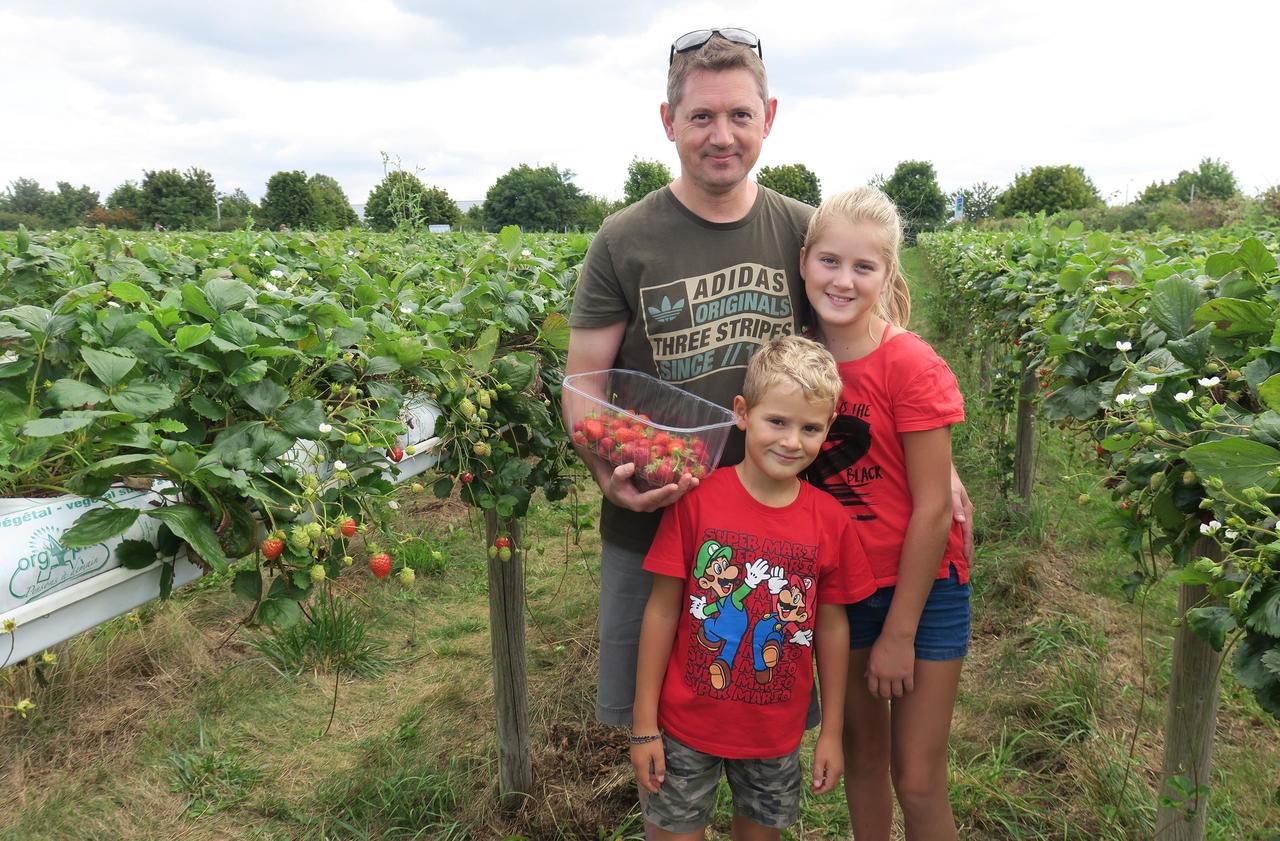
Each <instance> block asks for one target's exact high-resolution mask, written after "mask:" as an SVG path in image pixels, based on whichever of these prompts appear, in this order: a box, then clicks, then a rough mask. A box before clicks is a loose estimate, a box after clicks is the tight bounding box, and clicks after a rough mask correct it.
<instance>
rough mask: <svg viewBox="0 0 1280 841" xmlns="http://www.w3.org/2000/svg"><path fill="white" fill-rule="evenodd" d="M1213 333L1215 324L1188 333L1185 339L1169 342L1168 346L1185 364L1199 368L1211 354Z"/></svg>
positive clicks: (1174, 355) (1175, 356) (1170, 351)
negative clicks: (1210, 344) (1210, 347)
mask: <svg viewBox="0 0 1280 841" xmlns="http://www.w3.org/2000/svg"><path fill="white" fill-rule="evenodd" d="M1212 335H1213V325H1211V324H1210V325H1206V326H1204V327H1201V328H1200V329H1199V330H1197V331H1195V332H1194V333H1192V334H1190V335H1188V336H1187V337H1186V338H1185V339H1178V340H1177V341H1173V342H1169V344H1168V345H1166V347H1168V349H1169V353H1171V354H1173V357H1174V359H1177V360H1178V361H1179V362H1181V363H1182V364H1183V365H1186V366H1187V367H1188V368H1191V369H1193V370H1199V369H1200V366H1202V365H1204V361H1205V359H1206V358H1207V357H1208V355H1209V343H1210V340H1211V339H1212Z"/></svg>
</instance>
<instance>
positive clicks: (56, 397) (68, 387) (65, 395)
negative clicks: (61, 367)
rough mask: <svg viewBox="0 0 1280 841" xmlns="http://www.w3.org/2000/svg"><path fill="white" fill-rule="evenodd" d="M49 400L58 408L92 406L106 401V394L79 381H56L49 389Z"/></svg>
mask: <svg viewBox="0 0 1280 841" xmlns="http://www.w3.org/2000/svg"><path fill="white" fill-rule="evenodd" d="M48 393H49V399H50V400H52V401H53V402H54V404H55V405H57V406H58V407H59V408H63V409H70V408H71V407H73V406H85V405H88V406H93V405H96V404H98V403H101V402H103V401H104V400H106V399H107V394H106V392H104V391H102V389H99V388H95V387H94V386H91V385H89V384H88V383H82V382H80V381H79V380H68V379H61V380H58V381H57V382H56V383H54V384H53V386H52V387H51V388H50V389H49V392H48Z"/></svg>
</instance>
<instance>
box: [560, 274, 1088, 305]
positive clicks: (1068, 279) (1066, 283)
mask: <svg viewBox="0 0 1280 841" xmlns="http://www.w3.org/2000/svg"><path fill="white" fill-rule="evenodd" d="M1084 278H1085V272H1084V270H1083V269H1081V268H1080V267H1079V266H1067V267H1066V268H1065V269H1063V270H1062V272H1061V273H1060V274H1059V275H1058V285H1059V286H1061V287H1062V288H1063V289H1065V290H1067V291H1068V292H1075V291H1076V290H1077V289H1079V288H1080V287H1081V286H1083V285H1084ZM553 314H554V313H553Z"/></svg>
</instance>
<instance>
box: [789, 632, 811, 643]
mask: <svg viewBox="0 0 1280 841" xmlns="http://www.w3.org/2000/svg"><path fill="white" fill-rule="evenodd" d="M791 641H792V642H794V643H795V644H796V645H813V629H811V628H810V629H807V630H803V631H796V632H795V633H794V634H792V635H791Z"/></svg>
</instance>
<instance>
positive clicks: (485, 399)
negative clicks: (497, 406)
mask: <svg viewBox="0 0 1280 841" xmlns="http://www.w3.org/2000/svg"><path fill="white" fill-rule="evenodd" d="M476 402H477V403H479V404H480V408H481V409H487V408H489V407H490V406H492V405H493V402H492V401H491V400H490V399H489V392H487V391H481V392H480V393H479V394H477V395H476Z"/></svg>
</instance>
